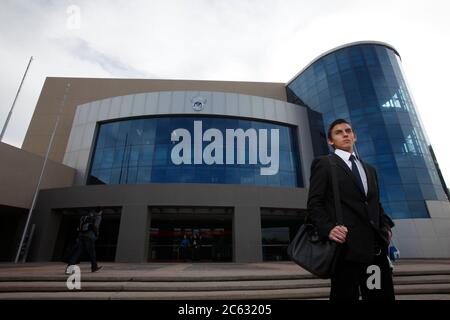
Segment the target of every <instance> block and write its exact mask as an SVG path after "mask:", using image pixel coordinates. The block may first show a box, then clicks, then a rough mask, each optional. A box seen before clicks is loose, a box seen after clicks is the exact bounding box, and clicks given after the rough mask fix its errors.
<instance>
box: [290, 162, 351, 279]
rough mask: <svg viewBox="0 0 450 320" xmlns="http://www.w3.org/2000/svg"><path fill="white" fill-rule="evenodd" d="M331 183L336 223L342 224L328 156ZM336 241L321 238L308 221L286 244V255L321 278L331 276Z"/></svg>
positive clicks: (333, 171)
mask: <svg viewBox="0 0 450 320" xmlns="http://www.w3.org/2000/svg"><path fill="white" fill-rule="evenodd" d="M327 158H328V161H329V163H330V168H331V181H332V185H333V194H334V204H335V209H336V211H335V214H336V216H335V217H336V225H342V224H343V217H342V207H341V199H340V195H339V188H338V182H337V176H336V169H335V166H336V164H335V162H334V159H332V156H331V155H330V156H328V157H327ZM338 249H339V247H338V243H337V242H335V241H332V240H329V239H327V240H321V239H320V237H319V235H318V232H317V228H316V227H315V226H314V225H312V224H309V223H304V224H303V225H301V226H300V228H299V230H298V232H297V234H296V235H295V237H294V239H293V240H292V241H291V243H290V244H289V246H288V249H287V250H288V255H289V257H290V258H291V260H292V261H294V262H295V263H296V264H298V265H299V266H300V267H302V268H304V269H305V270H307V271H309V272H311V273H312V274H314V275H316V276H318V277H320V278H322V279H328V278H331V276H332V274H333V270H334V265H335V260H336V257H337V251H338Z"/></svg>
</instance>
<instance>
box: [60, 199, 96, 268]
mask: <svg viewBox="0 0 450 320" xmlns="http://www.w3.org/2000/svg"><path fill="white" fill-rule="evenodd" d="M102 214H103V210H102V209H101V208H99V207H97V208H95V209H94V210H93V211H90V212H89V214H88V215H84V216H82V217H81V218H80V224H79V226H78V237H77V240H76V243H75V246H74V248H73V250H72V252H71V254H70V256H69V259H68V264H67V267H66V271H65V273H66V274H72V273H73V269H74V266H75V265H76V264H77V262H78V261H79V259H80V256H81V254H82V252H83V251H84V252H86V253H87V255H88V257H89V260H90V262H91V272H96V271H98V270H100V269H101V268H102V267H101V266H99V265H98V264H97V256H96V252H95V241H96V240H97V239H98V235H99V228H100V223H101V221H102Z"/></svg>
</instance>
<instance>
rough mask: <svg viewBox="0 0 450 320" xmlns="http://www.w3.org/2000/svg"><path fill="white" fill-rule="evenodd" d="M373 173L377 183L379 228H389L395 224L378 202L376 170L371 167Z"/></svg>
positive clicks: (378, 188) (378, 189)
mask: <svg viewBox="0 0 450 320" xmlns="http://www.w3.org/2000/svg"><path fill="white" fill-rule="evenodd" d="M373 173H374V174H373V175H374V177H375V182H376V185H377V191H378V192H377V194H378V199H377V201H378V206H379V212H380V224H381V228H385V229H387V230H390V229H391V228H393V227H394V226H395V224H394V221H392V219H391V217H389V216H388V215H387V214H386V212H384V209H383V206H382V205H381V202H380V187H379V184H378V174H377V171H376V170H375V168H373Z"/></svg>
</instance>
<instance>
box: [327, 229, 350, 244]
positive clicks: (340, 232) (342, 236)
mask: <svg viewBox="0 0 450 320" xmlns="http://www.w3.org/2000/svg"><path fill="white" fill-rule="evenodd" d="M347 233H348V229H347V228H346V227H345V226H336V227H334V228H333V229H332V230H331V231H330V234H329V235H328V238H330V240H333V241H336V242H337V243H344V242H345V240H346V238H347Z"/></svg>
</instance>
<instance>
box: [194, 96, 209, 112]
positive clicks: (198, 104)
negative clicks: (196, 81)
mask: <svg viewBox="0 0 450 320" xmlns="http://www.w3.org/2000/svg"><path fill="white" fill-rule="evenodd" d="M191 102H192V109H194V110H195V111H202V110H203V109H204V108H205V105H206V99H205V98H203V97H199V96H197V97H194V98H192V99H191Z"/></svg>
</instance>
